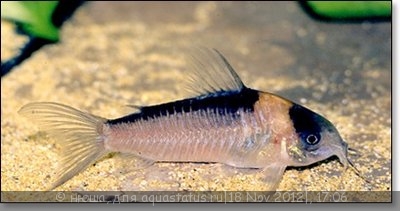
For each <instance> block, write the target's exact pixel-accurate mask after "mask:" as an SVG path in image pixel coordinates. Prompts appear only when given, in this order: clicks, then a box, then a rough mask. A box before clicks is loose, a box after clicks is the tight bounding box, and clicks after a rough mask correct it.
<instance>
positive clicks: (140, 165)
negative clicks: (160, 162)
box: [114, 153, 155, 173]
mask: <svg viewBox="0 0 400 211" xmlns="http://www.w3.org/2000/svg"><path fill="white" fill-rule="evenodd" d="M114 162H115V166H117V171H118V172H120V173H129V172H132V171H137V170H141V169H145V168H148V167H150V166H151V165H153V164H154V163H155V161H154V160H151V159H147V158H144V157H140V156H137V155H135V154H130V153H119V154H118V155H117V156H115V160H114Z"/></svg>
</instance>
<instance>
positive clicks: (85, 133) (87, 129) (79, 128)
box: [19, 102, 108, 189]
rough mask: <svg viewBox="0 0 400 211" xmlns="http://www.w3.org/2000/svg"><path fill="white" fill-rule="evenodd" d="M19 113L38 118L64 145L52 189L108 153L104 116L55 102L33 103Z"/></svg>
mask: <svg viewBox="0 0 400 211" xmlns="http://www.w3.org/2000/svg"><path fill="white" fill-rule="evenodd" d="M19 113H20V114H21V115H23V116H25V117H27V118H29V119H31V120H32V121H34V122H36V123H37V124H38V126H39V128H40V129H41V130H43V131H44V132H46V133H47V134H48V135H49V136H50V137H52V138H54V139H56V140H57V141H58V144H60V146H61V149H62V154H61V157H62V158H61V163H60V164H61V165H60V164H59V167H58V168H59V169H58V172H57V179H56V181H55V182H54V183H53V185H52V187H51V189H54V188H56V187H58V186H60V185H62V184H63V183H64V182H66V181H67V180H69V179H71V178H72V177H73V176H75V175H76V174H78V173H79V172H81V171H82V170H84V169H85V168H87V167H88V166H89V165H90V164H92V163H94V162H95V161H96V160H98V159H99V158H101V157H103V156H104V155H106V154H107V153H108V151H107V150H106V149H105V148H104V137H103V135H102V133H103V125H104V122H105V121H106V119H104V118H101V117H97V116H94V115H91V114H88V113H85V112H82V111H79V110H77V109H74V108H72V107H69V106H66V105H62V104H59V103H51V102H37V103H29V104H27V105H25V106H23V107H22V108H21V109H20V110H19Z"/></svg>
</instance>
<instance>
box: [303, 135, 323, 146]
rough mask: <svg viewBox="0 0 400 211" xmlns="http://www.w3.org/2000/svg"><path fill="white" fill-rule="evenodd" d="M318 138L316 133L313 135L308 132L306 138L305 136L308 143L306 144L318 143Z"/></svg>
mask: <svg viewBox="0 0 400 211" xmlns="http://www.w3.org/2000/svg"><path fill="white" fill-rule="evenodd" d="M319 140H320V139H319V138H318V137H317V136H316V135H314V134H310V135H308V136H307V138H306V141H307V143H308V144H311V145H315V144H318V142H319Z"/></svg>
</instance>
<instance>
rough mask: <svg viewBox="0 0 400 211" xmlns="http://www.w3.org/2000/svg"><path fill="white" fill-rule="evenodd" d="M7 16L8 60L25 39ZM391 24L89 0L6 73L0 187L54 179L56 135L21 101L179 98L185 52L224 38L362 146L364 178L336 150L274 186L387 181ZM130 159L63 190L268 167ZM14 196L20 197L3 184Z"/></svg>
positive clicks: (121, 104)
mask: <svg viewBox="0 0 400 211" xmlns="http://www.w3.org/2000/svg"><path fill="white" fill-rule="evenodd" d="M166 11H169V12H166ZM1 24H2V25H1V42H2V45H1V55H2V58H1V59H2V61H3V60H5V59H7V58H10V57H11V56H12V55H13V54H14V53H15V52H16V51H17V50H18V48H19V47H20V46H21V45H22V44H23V43H24V42H25V41H26V39H25V38H24V37H23V36H20V35H16V33H15V31H14V28H13V26H12V25H11V24H8V23H6V22H3V21H2V23H1ZM390 27H391V26H390V23H363V24H355V23H353V24H337V23H322V22H317V21H314V20H312V19H310V18H308V17H307V16H306V15H305V14H304V13H303V11H302V10H300V8H299V7H298V5H297V4H296V3H294V2H291V3H285V2H284V3H276V2H271V3H261V2H260V3H256V2H248V3H228V2H224V3H213V2H200V3H168V4H167V3H161V4H154V3H153V4H152V3H107V2H93V3H88V4H86V5H84V6H83V7H81V8H80V9H79V10H78V12H77V13H76V14H75V16H74V17H73V18H72V20H71V21H69V22H67V23H66V24H65V26H64V28H63V30H62V39H61V42H60V43H58V44H55V45H51V46H46V47H44V48H43V49H41V50H40V51H39V52H37V53H35V54H34V55H33V56H32V57H31V58H30V59H29V60H27V61H25V62H24V63H23V64H21V65H20V66H19V67H16V68H15V69H14V70H13V71H12V72H11V73H10V74H8V75H7V76H5V77H3V78H2V79H1V190H2V191H42V190H46V188H47V187H49V186H50V184H51V182H53V181H54V176H55V172H56V167H57V160H58V158H59V157H58V155H57V154H58V152H59V148H58V146H57V144H56V140H53V139H50V138H48V137H47V136H46V134H44V133H41V132H39V131H38V128H37V127H36V126H35V124H34V123H32V122H29V121H27V120H26V119H24V118H23V117H21V116H19V115H18V114H17V111H18V109H19V108H20V107H21V106H23V105H24V104H26V103H28V102H34V101H54V102H60V103H63V104H67V105H70V106H73V107H75V108H79V109H81V110H85V111H89V112H90V113H93V114H96V115H98V116H102V117H106V118H116V117H120V116H122V115H125V114H128V113H130V112H133V110H132V109H131V108H129V107H126V105H129V104H134V105H150V104H157V103H163V102H168V101H172V100H177V99H182V98H185V97H186V96H187V93H186V92H185V90H184V89H183V88H182V87H183V85H184V81H183V80H184V75H183V71H184V70H185V59H184V56H185V52H187V50H188V49H191V48H193V46H206V47H211V48H216V49H219V50H220V51H221V52H222V53H223V54H224V55H225V56H226V57H227V59H228V60H229V61H230V62H231V64H232V65H233V67H234V68H235V69H236V70H237V72H238V74H239V75H240V76H241V77H242V80H243V81H244V83H245V84H246V85H248V86H249V87H252V88H255V89H259V90H263V91H269V92H272V93H277V94H279V95H282V96H284V97H286V98H288V99H292V100H293V101H295V102H299V103H301V104H303V105H305V106H307V107H309V108H311V109H313V110H315V111H317V112H318V113H320V114H322V115H324V116H325V117H327V119H329V120H330V121H331V122H333V123H334V124H335V125H336V127H337V128H338V130H339V131H340V133H341V135H342V137H343V138H344V139H345V140H347V142H348V144H349V146H350V147H351V148H353V149H356V150H357V151H359V154H358V155H357V156H354V155H351V156H350V159H352V160H353V161H354V163H355V166H356V167H357V168H358V169H359V170H360V172H361V174H362V175H363V176H364V177H365V178H367V180H369V182H366V181H364V180H363V179H362V178H360V177H359V176H357V175H356V174H355V173H354V171H351V170H347V171H345V172H344V169H343V167H342V165H341V164H340V163H339V161H338V159H336V158H332V159H329V160H327V161H323V162H319V163H317V164H315V165H312V166H309V167H304V168H303V167H302V168H288V169H287V170H286V171H285V174H284V176H283V178H282V180H281V183H280V185H279V188H278V190H282V191H283V190H284V191H292V190H293V191H294V190H296V191H320V190H323V191H325V190H326V191H341V190H344V191H390V190H391V188H392V187H391V180H392V178H391V171H392V169H391V163H392V162H391V149H392V148H391V82H390V78H391V69H390V68H391V60H390V58H391V56H390V55H391V37H390V33H391V28H390ZM123 162H125V161H124V160H121V159H119V158H118V157H115V156H112V155H110V156H108V157H106V158H103V159H101V160H100V161H99V162H97V163H96V164H95V165H94V166H91V167H89V168H88V169H87V170H85V171H84V172H82V173H80V174H79V175H77V176H76V177H74V178H73V179H71V180H70V181H68V182H67V183H65V184H64V185H62V186H60V187H58V188H57V189H56V190H58V191H59V190H68V191H70V190H72V191H83V190H85V191H86V190H89V191H93V190H99V191H109V190H113V191H127V190H135V191H142V190H194V191H216V190H219V191H222V190H264V189H263V187H264V186H263V181H262V179H261V176H262V175H261V174H259V173H254V172H253V173H249V172H246V171H241V170H238V169H231V168H229V167H225V166H223V165H221V164H207V163H201V164H195V163H156V164H155V165H153V166H151V167H149V168H146V169H140V170H137V171H128V172H127V170H126V169H125V168H124V165H123ZM10 200H12V201H13V200H23V199H21V198H18V194H17V195H15V194H14V195H12V194H11V195H7V196H5V195H2V201H10ZM45 200H52V199H51V197H50V199H45ZM379 200H380V201H388V200H389V201H390V198H388V197H386V196H385V197H383V198H379Z"/></svg>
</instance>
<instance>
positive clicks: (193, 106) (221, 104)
mask: <svg viewBox="0 0 400 211" xmlns="http://www.w3.org/2000/svg"><path fill="white" fill-rule="evenodd" d="M258 99H259V95H258V91H256V90H253V89H249V88H243V89H242V90H241V91H223V92H217V93H212V94H208V95H203V96H199V97H195V98H189V99H184V100H179V101H175V102H170V103H165V104H160V105H154V106H147V107H143V108H142V109H141V111H140V112H139V113H133V114H130V115H127V116H124V117H121V118H118V119H113V120H109V121H107V123H108V124H120V123H133V122H136V121H138V120H148V119H153V118H158V117H162V116H166V115H168V114H174V113H178V114H179V113H182V112H195V111H199V110H211V111H214V112H218V113H219V114H221V115H224V114H225V113H228V114H230V115H232V117H233V118H235V117H238V116H237V114H236V111H238V110H239V109H242V110H244V111H247V112H252V111H254V104H255V103H256V102H257V101H258Z"/></svg>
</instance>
